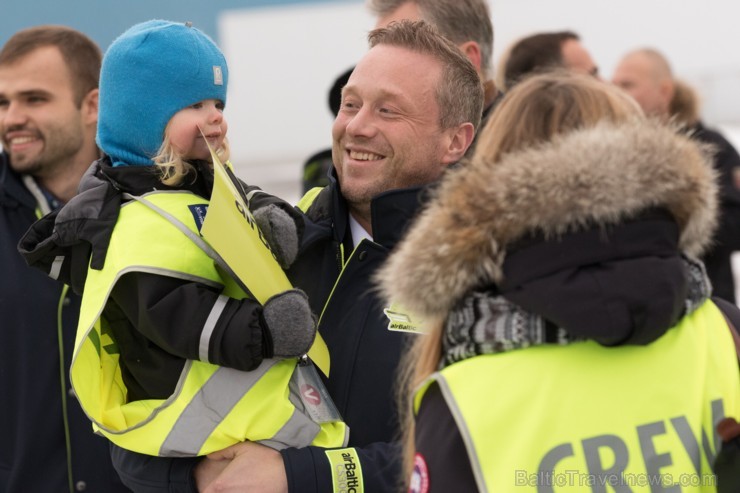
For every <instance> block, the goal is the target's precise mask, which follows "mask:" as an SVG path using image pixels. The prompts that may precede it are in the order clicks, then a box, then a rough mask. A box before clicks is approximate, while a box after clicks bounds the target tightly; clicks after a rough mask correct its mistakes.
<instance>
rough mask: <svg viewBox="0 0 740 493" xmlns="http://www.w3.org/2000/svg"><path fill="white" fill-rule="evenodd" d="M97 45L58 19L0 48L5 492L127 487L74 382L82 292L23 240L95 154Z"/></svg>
mask: <svg viewBox="0 0 740 493" xmlns="http://www.w3.org/2000/svg"><path fill="white" fill-rule="evenodd" d="M99 71H100V50H99V49H98V47H97V46H96V45H95V43H93V42H92V41H91V40H90V39H88V38H87V37H86V36H84V35H83V34H82V33H79V32H77V31H75V30H72V29H69V28H66V27H61V26H40V27H35V28H30V29H26V30H23V31H20V32H18V33H16V34H15V35H14V36H13V37H12V38H10V40H8V42H7V43H6V44H5V46H3V48H2V50H0V139H1V141H2V146H3V153H2V154H0V272H2V276H1V280H0V318H2V323H0V396H2V402H1V403H0V437H2V439H0V491H9V492H11V491H29V492H37V491H38V492H42V491H75V490H77V491H82V490H85V489H86V490H88V491H110V492H116V491H124V490H125V489H124V487H123V485H122V484H121V483H120V481H118V480H117V478H116V475H115V472H114V471H113V469H112V467H111V464H110V459H109V457H108V453H107V450H108V447H107V443H106V442H105V440H104V439H102V438H100V437H98V436H95V435H94V434H93V433H92V429H91V427H90V424H89V421H88V420H87V419H86V417H85V416H84V415H83V413H82V410H81V409H80V407H79V405H78V403H77V401H76V400H75V398H74V397H73V396H72V395H71V394H70V393H69V390H70V389H69V375H68V371H67V369H68V368H69V365H70V356H71V354H72V346H73V343H74V338H75V332H76V325H77V317H78V313H79V298H78V297H77V296H75V295H73V294H72V293H68V292H67V290H66V289H62V286H61V285H59V284H57V283H56V282H55V281H54V280H53V279H50V278H48V277H46V276H44V275H43V274H42V273H41V272H38V271H36V270H35V269H33V270H32V269H30V268H29V267H27V266H26V264H25V262H24V260H23V259H22V257H21V255H20V254H19V253H18V251H17V249H16V245H17V243H18V240H19V239H20V237H21V236H22V235H23V233H25V231H26V229H28V227H29V226H30V225H31V224H32V223H33V222H34V221H35V220H36V218H37V217H39V216H40V215H41V214H43V213H46V212H49V211H50V210H52V209H54V208H56V207H58V206H60V205H61V204H63V203H64V202H66V201H68V200H69V199H71V198H72V197H73V196H74V194H75V192H76V190H77V185H78V184H79V182H80V179H81V177H82V175H83V173H84V172H85V170H86V169H87V168H88V167H89V166H90V164H91V163H92V162H93V160H95V159H96V158H97V156H98V150H97V147H96V146H95V127H96V124H97V112H98V89H97V86H98V73H99Z"/></svg>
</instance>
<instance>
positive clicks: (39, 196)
mask: <svg viewBox="0 0 740 493" xmlns="http://www.w3.org/2000/svg"><path fill="white" fill-rule="evenodd" d="M22 180H23V184H24V185H26V188H27V189H28V191H29V192H31V195H33V198H34V199H36V205H38V207H39V209H41V215H42V216H45V215H46V214H48V213H50V212H51V207H50V206H49V201H48V200H46V196H44V192H42V191H41V188H40V187H39V186H38V185H37V184H36V180H34V179H33V177H32V176H31V175H23V178H22ZM54 279H56V278H54Z"/></svg>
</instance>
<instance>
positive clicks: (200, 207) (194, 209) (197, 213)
mask: <svg viewBox="0 0 740 493" xmlns="http://www.w3.org/2000/svg"><path fill="white" fill-rule="evenodd" d="M188 209H190V213H191V214H192V215H193V220H194V221H195V226H196V227H197V228H198V232H199V233H200V228H202V227H203V221H205V219H206V213H207V212H208V204H195V205H189V206H188Z"/></svg>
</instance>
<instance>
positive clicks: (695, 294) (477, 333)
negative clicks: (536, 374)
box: [440, 255, 711, 367]
mask: <svg viewBox="0 0 740 493" xmlns="http://www.w3.org/2000/svg"><path fill="white" fill-rule="evenodd" d="M682 259H683V261H684V265H685V266H686V273H687V277H688V293H687V296H686V301H685V308H684V314H686V315H687V314H689V313H691V312H693V311H694V310H696V309H697V308H698V307H699V306H701V305H702V304H703V303H704V301H705V300H706V299H707V298H708V297H709V294H710V292H711V285H710V284H709V279H708V278H707V274H706V271H705V270H704V264H702V263H701V262H699V261H698V260H695V259H691V258H689V257H687V256H685V255H683V256H682ZM576 340H577V338H575V337H573V336H570V335H569V334H568V332H567V331H566V330H565V329H563V328H562V327H557V326H555V325H554V324H552V323H551V322H548V321H547V320H545V319H543V318H542V317H540V316H539V315H536V314H533V313H529V312H527V311H525V310H524V309H522V308H520V307H519V306H517V305H515V304H514V303H512V302H510V301H508V300H507V299H506V298H504V297H503V296H500V295H494V294H492V293H491V292H490V291H475V292H472V293H470V294H469V295H468V296H467V297H466V298H465V299H463V300H462V302H461V303H460V304H459V305H458V306H457V307H456V308H455V309H454V310H453V311H452V312H450V315H449V316H448V317H447V321H446V323H445V328H444V338H443V340H442V353H443V359H442V361H441V362H440V366H441V367H445V366H447V365H450V364H452V363H454V362H456V361H461V360H464V359H467V358H471V357H473V356H477V355H480V354H492V353H502V352H506V351H511V350H513V349H520V348H526V347H529V346H537V345H540V344H560V345H566V344H569V343H571V342H573V341H576Z"/></svg>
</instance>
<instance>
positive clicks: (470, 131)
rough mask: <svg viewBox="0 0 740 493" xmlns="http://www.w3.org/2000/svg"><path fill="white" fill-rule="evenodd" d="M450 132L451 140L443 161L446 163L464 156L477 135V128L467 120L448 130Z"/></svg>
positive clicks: (454, 161)
mask: <svg viewBox="0 0 740 493" xmlns="http://www.w3.org/2000/svg"><path fill="white" fill-rule="evenodd" d="M447 131H448V132H450V133H449V137H450V139H449V142H448V143H447V149H446V152H445V155H444V157H443V158H442V162H443V163H444V164H452V163H456V162H458V161H459V160H461V159H462V158H463V156H464V155H465V152H466V151H467V150H468V147H470V144H472V143H473V138H474V137H475V128H474V127H473V124H472V123H469V122H466V123H463V124H461V125H458V126H457V128H451V129H449V130H447Z"/></svg>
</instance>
